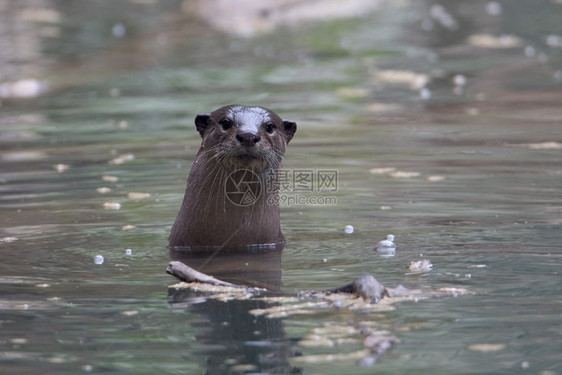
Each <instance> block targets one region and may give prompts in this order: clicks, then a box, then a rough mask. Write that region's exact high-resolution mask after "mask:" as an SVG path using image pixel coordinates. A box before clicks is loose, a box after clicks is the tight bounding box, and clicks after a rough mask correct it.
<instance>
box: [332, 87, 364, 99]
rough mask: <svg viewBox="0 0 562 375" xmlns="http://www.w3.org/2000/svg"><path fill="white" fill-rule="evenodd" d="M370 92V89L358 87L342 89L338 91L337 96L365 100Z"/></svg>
mask: <svg viewBox="0 0 562 375" xmlns="http://www.w3.org/2000/svg"><path fill="white" fill-rule="evenodd" d="M370 92H371V91H370V90H369V89H366V88H357V87H340V88H338V89H337V90H336V94H338V95H339V96H341V97H344V98H364V97H366V96H367V95H369V93H370Z"/></svg>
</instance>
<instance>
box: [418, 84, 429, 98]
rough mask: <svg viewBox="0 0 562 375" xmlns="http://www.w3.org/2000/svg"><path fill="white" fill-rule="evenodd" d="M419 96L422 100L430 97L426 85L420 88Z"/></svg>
mask: <svg viewBox="0 0 562 375" xmlns="http://www.w3.org/2000/svg"><path fill="white" fill-rule="evenodd" d="M420 98H422V99H423V100H429V99H431V91H429V89H428V88H427V87H424V88H423V89H421V90H420Z"/></svg>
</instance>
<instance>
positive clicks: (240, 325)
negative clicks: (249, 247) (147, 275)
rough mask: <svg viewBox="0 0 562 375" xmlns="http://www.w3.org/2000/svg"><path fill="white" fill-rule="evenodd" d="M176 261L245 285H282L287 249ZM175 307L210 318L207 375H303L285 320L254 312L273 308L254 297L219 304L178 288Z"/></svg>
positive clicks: (205, 340) (175, 255) (176, 255)
mask: <svg viewBox="0 0 562 375" xmlns="http://www.w3.org/2000/svg"><path fill="white" fill-rule="evenodd" d="M171 256H172V259H174V260H179V261H181V262H183V263H185V264H188V265H190V266H191V267H193V268H195V269H196V270H198V271H201V272H205V273H207V274H209V275H212V276H214V277H216V278H219V279H221V280H224V281H229V282H233V283H237V284H242V285H249V286H260V287H267V289H268V290H272V291H279V290H280V287H281V251H280V250H272V251H254V252H248V251H246V252H245V253H243V252H234V253H232V252H231V253H224V252H217V253H216V255H210V254H209V252H208V251H207V252H189V251H183V252H179V251H172V252H171ZM168 301H169V302H170V304H171V305H172V308H173V309H176V310H177V309H178V307H184V306H186V305H187V309H188V311H189V313H192V314H197V315H198V316H200V317H201V318H203V319H204V320H205V322H206V323H205V324H203V325H198V330H199V331H200V332H199V333H198V334H197V336H196V340H197V342H198V343H199V344H202V345H201V346H200V349H198V352H200V353H202V354H205V355H207V360H206V361H205V366H206V368H207V373H209V374H219V373H229V372H236V371H239V372H249V371H251V372H259V373H275V374H285V373H300V371H299V372H297V370H296V369H294V368H293V367H292V366H291V365H290V363H289V358H290V357H291V356H292V355H293V351H294V349H293V348H292V345H291V342H290V341H289V340H288V338H287V336H286V333H285V330H284V325H283V321H282V320H281V319H280V318H273V319H270V318H267V317H265V316H263V315H261V316H256V315H253V314H250V312H249V311H250V310H254V309H265V308H268V307H272V306H273V305H272V304H271V303H269V302H267V301H263V300H258V299H255V298H252V299H247V300H244V299H227V300H224V301H223V300H217V299H212V298H205V296H204V295H202V293H196V292H193V291H191V290H189V289H183V290H173V291H171V294H169V295H168Z"/></svg>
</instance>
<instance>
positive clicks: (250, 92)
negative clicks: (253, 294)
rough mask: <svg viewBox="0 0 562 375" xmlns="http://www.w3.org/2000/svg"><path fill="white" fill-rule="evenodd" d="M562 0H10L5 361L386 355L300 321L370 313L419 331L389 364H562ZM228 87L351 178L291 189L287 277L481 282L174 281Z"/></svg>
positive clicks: (4, 146) (326, 360)
mask: <svg viewBox="0 0 562 375" xmlns="http://www.w3.org/2000/svg"><path fill="white" fill-rule="evenodd" d="M561 20H562V1H560V0H536V1H533V2H529V1H524V0H510V1H488V0H482V1H481V0H474V1H460V0H458V1H457V0H447V1H434V0H416V1H413V0H348V1H333V0H301V1H298V0H277V1H261V0H260V1H250V0H232V1H225V0H207V1H204V0H200V1H197V0H183V1H179V0H162V1H157V0H115V1H92V0H89V1H87V0H73V1H64V0H23V1H20V0H18V1H15V0H0V223H1V224H0V256H1V257H2V265H1V266H0V327H1V328H0V329H1V332H2V334H1V336H0V368H2V371H3V372H5V373H10V374H19V373H21V374H23V373H30V372H32V371H34V372H37V371H41V372H42V373H44V374H67V373H68V374H71V373H72V374H75V373H83V372H86V373H89V372H94V373H95V372H105V373H115V374H117V373H119V374H121V373H123V374H125V373H131V374H133V373H134V374H144V373H146V374H152V373H154V372H155V371H158V372H159V373H174V374H179V373H201V372H203V371H207V373H244V372H246V373H249V372H260V371H261V372H262V373H266V372H269V373H288V372H292V373H323V374H331V373H334V374H341V373H344V372H346V373H350V374H360V373H372V371H373V369H372V368H370V367H364V366H365V365H368V364H370V365H372V364H373V363H370V362H369V361H365V360H364V361H361V360H359V359H358V358H359V357H360V356H359V357H356V356H355V357H354V356H353V355H350V356H348V357H343V359H342V357H339V358H340V359H337V357H329V356H328V355H329V354H335V353H351V354H353V353H356V352H361V350H362V348H363V338H362V337H361V335H360V334H359V333H358V334H356V335H355V336H353V335H352V337H351V339H350V340H349V341H346V342H345V343H343V344H341V343H340V344H337V345H336V344H334V341H333V340H332V341H331V342H332V345H324V346H323V344H318V345H317V346H306V345H305V344H303V342H308V344H310V340H308V339H307V340H304V338H305V337H307V335H309V333H310V332H311V331H312V330H314V329H316V328H318V327H320V326H323V325H324V326H326V325H328V326H329V325H331V324H341V322H345V324H346V325H349V326H357V325H358V324H360V323H359V322H364V321H368V322H370V323H372V324H373V325H376V326H377V327H380V328H381V329H385V330H388V331H390V332H392V334H393V335H396V336H397V337H398V338H399V339H400V344H397V345H396V347H395V348H394V349H393V350H392V351H391V352H390V353H389V354H386V355H385V357H383V359H382V360H381V361H380V363H379V362H377V363H376V364H375V366H377V369H378V371H381V372H383V373H417V374H419V373H483V372H490V373H498V374H501V373H506V374H507V373H509V374H513V373H532V374H542V375H550V374H560V373H561V371H562V365H561V360H560V354H559V350H558V349H559V348H560V347H561V346H562V331H561V330H560V314H559V311H560V308H561V306H560V298H559V296H560V293H561V292H562V289H561V284H560V282H559V281H560V278H559V274H558V272H559V266H560V256H561V254H562V248H561V243H562V237H561V234H560V233H562V231H561V230H560V229H561V224H562V220H561V217H562V216H561V214H562V198H561V187H562V167H561V166H562V152H561V149H562V106H561V105H560V103H562V90H561V89H562V22H561ZM231 103H237V104H245V105H261V106H265V107H268V108H271V109H272V110H274V111H275V112H277V113H278V114H279V115H280V116H281V117H283V118H286V119H290V120H293V121H296V122H297V123H298V131H297V133H296V135H295V138H294V139H293V140H292V141H291V144H290V145H289V147H288V149H287V153H286V155H285V161H284V167H285V168H286V169H288V170H305V169H308V170H315V171H318V170H330V171H334V170H335V171H337V176H338V184H337V191H331V192H320V191H315V192H314V194H313V195H315V196H314V198H317V196H322V197H329V198H332V197H335V198H336V204H325V205H323V204H313V203H312V200H308V202H309V203H308V204H301V205H292V206H291V205H285V206H284V207H282V223H283V230H284V233H285V236H286V237H287V239H288V244H287V246H286V247H285V249H284V250H283V252H282V254H280V255H279V257H280V259H276V260H272V262H271V264H277V263H276V262H278V263H279V264H280V265H281V266H280V269H277V271H279V272H275V273H274V277H272V278H276V280H274V282H275V283H276V284H279V285H282V286H281V290H282V291H283V293H286V294H288V295H296V293H297V292H298V291H301V290H303V289H323V288H331V287H335V286H338V285H340V284H342V280H350V281H351V280H353V279H354V278H355V277H357V276H358V275H360V274H363V273H371V274H373V275H375V277H376V278H377V279H378V280H379V281H381V282H382V283H383V284H385V285H389V286H396V285H398V284H404V285H405V286H407V287H410V288H421V287H426V288H429V289H437V288H441V287H464V288H468V289H470V290H472V291H474V292H476V295H474V296H462V297H459V298H455V299H433V300H430V301H425V302H424V301H421V302H419V303H417V304H413V303H411V304H408V303H404V304H403V305H402V306H401V309H400V311H399V312H393V313H387V314H384V315H383V314H381V315H377V314H362V313H352V312H349V311H343V310H329V312H328V313H327V312H326V311H320V312H318V313H315V314H314V313H311V314H310V315H297V316H290V317H287V318H285V319H269V320H268V319H266V318H264V319H257V320H256V319H253V318H251V317H252V316H251V315H249V313H248V311H249V310H250V309H251V308H252V307H251V306H246V305H243V304H242V305H232V304H229V303H227V302H220V303H219V302H213V303H212V304H211V305H206V304H200V305H198V307H197V308H194V307H193V306H192V305H193V304H190V303H183V304H181V303H180V304H178V303H174V302H173V301H172V302H171V303H168V301H167V289H166V287H167V285H168V284H170V283H172V282H173V280H172V279H171V278H169V277H168V276H167V275H165V273H164V270H165V266H166V264H167V262H168V261H169V260H170V255H169V252H168V251H167V249H166V245H167V237H168V234H169V230H170V227H171V224H172V222H173V220H174V218H175V215H176V214H177V210H178V208H179V204H180V202H181V199H182V196H183V192H184V187H185V179H186V177H187V174H188V171H189V168H190V165H191V163H192V161H193V159H194V156H195V153H196V152H197V150H198V148H199V144H200V137H199V135H198V133H197V132H196V130H195V126H194V124H193V119H194V117H195V115H196V114H197V113H202V112H210V111H212V110H214V109H216V108H217V107H220V106H223V105H226V104H231ZM305 197H306V198H310V196H305ZM316 202H318V200H316ZM331 202H333V201H331ZM349 225H351V226H353V229H354V230H352V231H351V232H350V231H349V230H348V231H347V233H346V232H345V231H344V228H345V227H346V226H349ZM389 233H393V234H394V235H395V236H396V241H395V242H396V244H397V246H398V248H397V251H396V255H395V256H393V257H381V256H379V255H378V254H377V251H376V250H375V247H376V244H377V243H378V241H380V240H382V239H384V238H386V235H387V234H389ZM126 249H130V250H131V251H130V252H125V250H126ZM100 257H101V258H100ZM419 259H431V262H432V263H433V264H434V268H433V270H432V271H430V272H427V273H423V274H418V275H411V274H409V272H408V268H407V266H408V263H409V262H410V261H412V260H419ZM254 261H255V262H258V263H259V262H260V261H259V258H258V259H257V260H254ZM278 268H279V267H278ZM215 276H216V275H215ZM231 276H232V275H231ZM270 276H271V275H270ZM235 281H237V282H241V280H235ZM270 281H271V280H270ZM253 308H255V306H254V307H253ZM217 311H221V312H220V313H218V312H217ZM379 325H380V326H379ZM224 327H240V329H239V330H236V329H235V328H231V329H229V328H224ZM241 332H242V333H241ZM256 332H258V333H256ZM260 332H261V333H260ZM332 339H333V337H332ZM323 342H324V343H325V342H326V341H323ZM486 345H488V346H486ZM272 353H274V354H272ZM297 357H304V359H302V358H301V360H298V359H297V360H295V358H297Z"/></svg>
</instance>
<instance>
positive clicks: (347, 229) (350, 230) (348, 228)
mask: <svg viewBox="0 0 562 375" xmlns="http://www.w3.org/2000/svg"><path fill="white" fill-rule="evenodd" d="M354 230H355V228H353V225H346V226H345V228H344V232H345V233H346V234H351V233H353V231H354Z"/></svg>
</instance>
